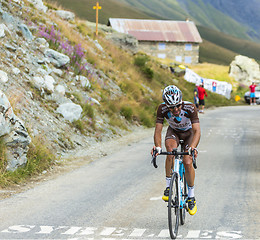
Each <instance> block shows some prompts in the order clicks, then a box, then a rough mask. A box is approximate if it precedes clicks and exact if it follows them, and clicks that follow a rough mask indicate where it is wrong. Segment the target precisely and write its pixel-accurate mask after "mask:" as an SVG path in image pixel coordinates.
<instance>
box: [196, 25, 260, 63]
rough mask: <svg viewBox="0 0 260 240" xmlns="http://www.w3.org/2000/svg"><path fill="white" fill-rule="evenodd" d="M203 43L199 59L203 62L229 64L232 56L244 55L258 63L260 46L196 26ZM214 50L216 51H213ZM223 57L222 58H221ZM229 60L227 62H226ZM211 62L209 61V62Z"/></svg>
mask: <svg viewBox="0 0 260 240" xmlns="http://www.w3.org/2000/svg"><path fill="white" fill-rule="evenodd" d="M197 27H198V30H199V33H200V35H201V37H202V38H203V40H204V42H203V43H202V44H201V48H200V50H201V52H200V57H201V58H203V60H205V62H212V60H214V59H216V63H219V62H221V61H222V62H223V63H226V62H229V61H230V58H231V57H232V55H238V54H241V55H245V56H248V57H250V58H254V59H256V60H258V61H260V44H259V43H255V42H251V41H247V40H243V39H239V38H235V37H232V36H230V35H227V34H224V33H221V32H219V31H215V30H212V29H209V28H206V27H202V26H197ZM215 48H216V49H215ZM221 55H223V57H221ZM226 58H227V59H229V60H228V61H227V60H226ZM210 60H211V61H210Z"/></svg>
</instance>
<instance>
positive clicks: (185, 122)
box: [156, 101, 199, 132]
mask: <svg viewBox="0 0 260 240" xmlns="http://www.w3.org/2000/svg"><path fill="white" fill-rule="evenodd" d="M164 119H166V120H167V121H168V123H169V125H170V127H171V128H173V129H174V130H176V131H179V132H185V131H187V130H189V129H191V128H192V124H193V123H198V122H199V117H198V111H197V108H196V106H195V105H194V104H193V103H191V102H187V101H184V102H182V107H181V112H180V114H179V116H177V117H176V116H174V115H173V114H172V112H171V111H170V109H169V108H168V107H167V106H166V104H165V103H162V104H160V105H159V107H158V110H157V117H156V123H162V124H163V121H164Z"/></svg>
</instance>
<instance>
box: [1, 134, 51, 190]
mask: <svg viewBox="0 0 260 240" xmlns="http://www.w3.org/2000/svg"><path fill="white" fill-rule="evenodd" d="M0 149H1V151H0V154H1V155H0V158H1V164H0V187H6V186H10V185H13V184H19V183H21V182H24V181H28V179H30V178H31V177H33V176H36V175H39V174H40V173H42V172H43V171H44V170H48V169H49V168H50V167H51V166H53V164H54V163H55V159H56V157H55V154H54V152H53V151H52V150H50V148H48V143H46V142H45V141H44V139H43V137H36V138H33V139H32V142H31V144H30V145H29V150H28V152H27V163H26V165H25V166H21V167H19V168H18V169H17V170H15V171H13V172H12V171H6V161H7V160H6V157H5V151H6V147H5V144H4V142H3V140H1V142H0Z"/></svg>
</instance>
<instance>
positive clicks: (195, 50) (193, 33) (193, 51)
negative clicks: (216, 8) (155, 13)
mask: <svg viewBox="0 0 260 240" xmlns="http://www.w3.org/2000/svg"><path fill="white" fill-rule="evenodd" d="M108 26H111V27H112V28H113V29H114V30H116V31H118V32H121V33H125V34H129V35H132V36H134V37H135V38H136V39H137V40H138V50H140V51H143V52H145V53H147V54H149V55H151V56H154V57H157V58H162V59H165V58H168V59H172V60H173V61H175V62H178V63H185V64H197V63H198V62H199V44H200V43H201V42H202V39H201V37H200V34H199V32H198V30H197V27H196V25H195V24H194V22H192V21H170V20H144V19H121V18H109V22H108Z"/></svg>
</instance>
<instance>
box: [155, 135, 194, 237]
mask: <svg viewBox="0 0 260 240" xmlns="http://www.w3.org/2000/svg"><path fill="white" fill-rule="evenodd" d="M180 145H181V151H180V152H178V149H177V148H175V149H173V150H172V152H161V153H160V154H159V155H173V156H175V160H174V168H173V166H172V176H171V182H170V190H169V201H168V226H169V232H170V236H171V238H172V239H175V238H176V237H177V234H178V228H179V224H181V225H183V224H184V223H185V214H186V211H188V208H187V200H188V193H187V189H188V184H187V182H186V178H185V168H184V165H183V155H189V154H190V153H189V152H184V144H183V140H180ZM155 154H156V153H154V155H153V158H152V163H153V165H154V167H155V168H157V167H158V166H157V164H156V156H155ZM191 155H192V161H193V167H194V168H195V169H196V168H197V165H196V159H195V157H194V151H192V152H191Z"/></svg>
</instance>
